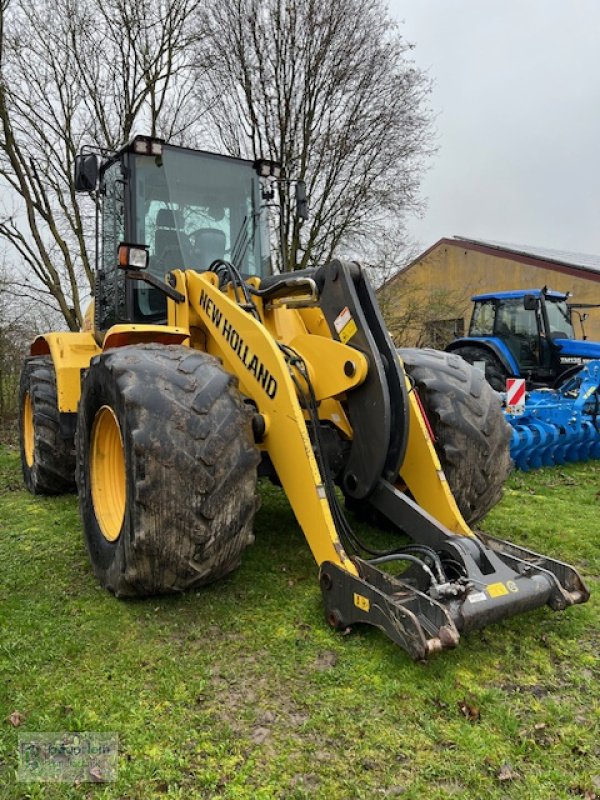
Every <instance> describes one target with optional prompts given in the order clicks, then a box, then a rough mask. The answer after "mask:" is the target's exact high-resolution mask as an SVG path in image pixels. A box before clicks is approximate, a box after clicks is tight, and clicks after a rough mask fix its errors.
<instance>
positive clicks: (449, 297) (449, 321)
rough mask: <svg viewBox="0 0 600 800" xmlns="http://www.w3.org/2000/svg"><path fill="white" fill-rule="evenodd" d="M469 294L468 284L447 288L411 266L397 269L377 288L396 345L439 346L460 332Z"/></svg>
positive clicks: (468, 304)
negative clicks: (456, 287)
mask: <svg viewBox="0 0 600 800" xmlns="http://www.w3.org/2000/svg"><path fill="white" fill-rule="evenodd" d="M470 296H471V290H470V288H469V287H464V288H463V289H456V290H452V291H450V290H448V288H447V287H445V286H439V285H435V284H433V283H432V282H431V280H430V279H429V278H428V277H427V275H421V273H419V272H418V271H415V270H412V269H408V270H402V271H400V272H399V273H397V274H396V275H394V276H393V277H392V278H391V279H390V280H388V282H387V283H386V284H384V285H383V286H381V288H380V289H379V291H378V299H379V306H380V308H381V311H382V314H383V318H384V320H385V322H386V325H387V328H388V330H389V332H390V334H391V336H392V339H393V340H394V342H395V344H396V345H397V346H399V347H435V348H437V349H443V348H444V347H445V346H446V345H447V344H448V343H449V342H450V341H452V340H453V339H454V338H456V336H458V335H462V332H463V330H462V329H463V327H464V324H465V314H466V313H467V310H468V309H469V307H470V302H469V298H470Z"/></svg>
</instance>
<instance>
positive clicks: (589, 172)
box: [390, 0, 600, 254]
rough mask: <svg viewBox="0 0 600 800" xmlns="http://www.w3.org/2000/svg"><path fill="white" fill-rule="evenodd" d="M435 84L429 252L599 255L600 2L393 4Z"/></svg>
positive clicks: (430, 0)
mask: <svg viewBox="0 0 600 800" xmlns="http://www.w3.org/2000/svg"><path fill="white" fill-rule="evenodd" d="M390 10H391V13H392V14H393V16H394V17H396V18H397V19H398V20H404V24H403V25H402V26H401V29H400V30H401V32H402V33H403V35H404V37H405V38H406V39H408V40H409V41H412V42H414V43H415V44H416V48H415V50H414V59H415V61H416V63H417V64H418V65H419V66H420V67H423V68H426V69H427V70H428V72H429V74H430V76H431V77H432V78H433V80H434V89H433V95H432V98H431V103H432V107H433V110H434V112H435V113H436V114H437V120H436V128H437V139H438V146H439V151H438V154H437V155H436V156H435V157H434V158H433V160H432V162H431V167H430V170H429V172H428V174H427V176H426V177H425V179H424V181H423V195H424V196H425V197H426V198H427V201H428V208H427V210H426V212H425V216H424V218H423V219H422V220H416V221H415V222H414V223H413V224H412V225H411V226H410V229H411V232H412V234H413V235H414V237H415V238H416V239H417V241H418V242H420V244H422V245H423V247H428V246H429V245H431V244H433V242H435V241H436V240H437V239H439V238H440V237H442V236H452V235H462V236H467V237H471V238H480V239H494V240H498V241H502V242H513V243H518V244H530V245H539V246H542V247H550V248H559V249H564V250H571V251H575V252H582V253H595V254H600V0H390Z"/></svg>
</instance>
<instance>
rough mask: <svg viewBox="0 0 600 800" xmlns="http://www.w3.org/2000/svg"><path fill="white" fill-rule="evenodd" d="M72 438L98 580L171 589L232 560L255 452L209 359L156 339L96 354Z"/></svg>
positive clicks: (248, 518) (222, 569) (235, 394)
mask: <svg viewBox="0 0 600 800" xmlns="http://www.w3.org/2000/svg"><path fill="white" fill-rule="evenodd" d="M76 445H77V484H78V490H79V505H80V510H81V516H82V519H83V527H84V535H85V540H86V545H87V549H88V552H89V555H90V560H91V562H92V567H93V569H94V572H95V574H96V576H97V577H98V579H99V580H100V582H101V584H102V585H103V586H104V587H106V588H107V589H109V590H110V591H112V592H114V594H116V595H117V596H134V595H140V596H144V595H151V594H160V593H166V592H177V591H183V590H185V589H189V588H191V587H194V586H200V585H202V584H206V583H210V582H212V581H214V580H217V579H218V578H220V577H222V576H224V575H226V574H227V573H229V572H231V571H232V570H233V569H235V568H236V567H237V566H238V565H239V563H240V560H241V554H242V551H243V550H244V549H245V547H246V546H247V545H248V544H250V542H251V541H252V540H253V535H252V525H253V519H254V512H255V509H256V495H255V489H256V467H257V462H258V452H257V450H256V447H255V445H254V441H253V438H252V433H251V425H250V419H249V416H248V414H247V412H246V407H245V406H244V403H243V402H242V399H241V396H240V393H239V391H238V389H237V387H236V385H235V380H234V378H233V377H232V376H231V375H229V374H227V373H226V372H224V371H223V369H222V368H221V367H220V365H219V363H218V362H217V361H216V359H214V358H212V357H211V356H208V355H206V354H205V353H201V352H196V351H194V350H190V349H189V348H186V347H180V346H164V345H158V344H151V345H144V346H137V347H124V348H120V349H118V350H113V351H109V352H107V353H105V354H103V355H102V356H99V357H98V358H96V359H94V360H93V361H92V364H91V366H90V369H89V372H88V374H87V376H86V378H85V382H84V386H83V391H82V396H81V403H80V411H79V419H78V426H77V437H76Z"/></svg>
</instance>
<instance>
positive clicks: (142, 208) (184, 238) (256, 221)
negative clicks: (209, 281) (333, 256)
mask: <svg viewBox="0 0 600 800" xmlns="http://www.w3.org/2000/svg"><path fill="white" fill-rule="evenodd" d="M261 177H263V178H268V177H278V165H276V164H274V163H273V162H268V161H258V162H253V161H248V160H246V159H241V158H231V157H229V156H222V155H217V154H214V153H207V152H203V151H200V150H191V149H188V148H184V147H176V146H174V145H168V144H166V143H164V142H162V141H161V140H158V139H151V138H149V137H143V136H137V137H135V138H134V139H133V140H132V141H131V142H130V143H129V144H128V145H126V146H125V147H123V148H122V149H121V150H119V151H118V152H117V153H114V154H111V155H109V156H108V157H106V158H104V159H102V161H101V163H99V159H98V156H97V155H96V154H95V153H86V154H84V155H82V156H79V157H78V162H77V165H76V186H77V188H78V190H80V191H82V190H83V191H89V192H90V193H92V195H93V196H95V198H96V202H97V213H98V220H99V224H98V226H97V242H96V245H97V264H96V267H97V273H96V275H97V279H96V288H95V330H96V331H97V332H102V331H106V330H107V329H108V328H110V327H111V326H112V325H114V324H116V323H126V322H144V323H146V322H150V323H160V322H163V321H165V320H166V298H165V295H164V293H163V292H161V291H160V290H159V289H158V288H156V287H155V286H152V285H149V284H148V283H147V282H143V281H134V280H127V279H126V275H125V274H124V272H123V270H120V269H119V268H118V261H117V251H118V247H119V244H120V243H121V242H131V243H135V244H136V245H141V246H143V247H144V248H145V249H146V250H147V252H148V268H147V272H148V273H149V274H150V275H151V276H154V277H155V278H156V279H158V280H159V281H164V280H165V276H166V274H167V273H169V271H170V270H172V269H183V270H188V269H193V270H198V271H203V270H206V269H208V268H209V267H210V265H211V264H212V263H214V262H215V261H216V260H219V259H225V260H227V261H231V262H232V263H234V264H235V265H236V267H237V268H238V269H239V270H240V272H242V273H243V274H245V275H258V276H260V277H264V276H266V275H269V274H270V273H271V264H270V254H269V244H268V231H267V220H266V213H265V206H266V204H265V202H264V199H263V191H262V187H261Z"/></svg>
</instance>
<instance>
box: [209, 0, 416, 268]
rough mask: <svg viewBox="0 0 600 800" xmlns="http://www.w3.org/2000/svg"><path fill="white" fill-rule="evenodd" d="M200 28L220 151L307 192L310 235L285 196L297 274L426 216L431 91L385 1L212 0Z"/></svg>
mask: <svg viewBox="0 0 600 800" xmlns="http://www.w3.org/2000/svg"><path fill="white" fill-rule="evenodd" d="M203 24H204V29H205V32H206V34H207V36H206V39H205V41H204V42H203V44H202V48H201V49H200V50H199V51H198V64H199V65H201V67H202V69H203V70H206V75H207V78H208V83H209V85H210V87H211V89H212V94H211V100H212V102H211V104H210V107H209V110H208V112H207V114H206V116H205V118H204V119H205V122H206V124H207V127H208V128H209V130H210V132H212V134H213V139H214V140H215V143H216V144H218V145H220V146H222V147H224V148H225V149H226V150H227V151H229V152H231V153H237V154H240V155H245V156H250V157H252V158H259V157H266V158H273V159H276V160H279V161H281V162H282V163H283V164H284V165H285V167H286V168H287V170H288V172H287V175H288V177H291V178H298V179H302V180H305V181H306V182H307V185H308V190H309V196H310V202H311V219H310V221H309V222H308V223H305V224H304V225H302V224H301V223H300V222H299V221H298V220H297V219H296V218H295V216H294V213H293V199H292V198H290V194H291V193H290V192H287V191H285V188H284V186H283V185H281V187H280V197H279V200H280V203H281V228H282V231H281V233H282V240H283V241H285V242H286V243H287V259H286V261H287V264H288V265H289V266H290V268H294V267H297V268H302V267H306V266H308V265H309V264H312V263H320V262H323V261H326V260H328V259H329V258H330V257H331V256H332V254H333V253H334V252H335V251H337V252H342V251H343V250H344V247H345V248H346V250H348V249H355V248H356V247H359V248H360V247H367V249H368V247H369V244H371V245H372V243H373V242H376V241H377V240H378V239H379V238H380V237H381V234H382V231H384V230H385V229H386V228H388V227H389V226H390V225H392V226H394V225H395V224H396V223H397V222H398V220H399V219H400V218H401V217H404V216H405V215H406V214H407V212H409V211H414V210H415V209H417V208H418V206H419V199H418V186H419V180H420V177H421V175H422V171H423V166H424V161H425V159H426V157H427V155H428V153H429V152H430V149H431V148H430V145H431V138H430V131H431V127H430V113H429V109H428V106H427V94H428V92H429V90H430V82H429V80H428V78H427V76H426V75H425V74H424V73H423V72H422V71H420V70H419V69H417V67H416V66H415V65H414V63H413V62H412V61H411V60H410V52H411V49H412V45H410V44H408V43H407V42H406V41H405V40H404V39H403V38H402V37H401V36H400V34H399V32H398V28H397V25H396V23H394V22H393V20H392V19H391V18H390V16H389V13H388V11H387V8H386V6H385V4H384V3H383V2H382V0H345V2H343V3H323V2H321V1H320V0H213V1H212V2H211V3H210V4H209V6H208V9H207V11H206V12H205V20H204V22H203ZM205 85H206V84H205ZM205 85H204V86H203V91H205Z"/></svg>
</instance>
